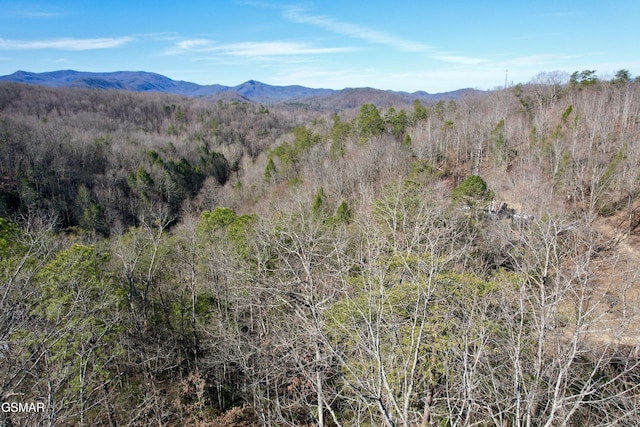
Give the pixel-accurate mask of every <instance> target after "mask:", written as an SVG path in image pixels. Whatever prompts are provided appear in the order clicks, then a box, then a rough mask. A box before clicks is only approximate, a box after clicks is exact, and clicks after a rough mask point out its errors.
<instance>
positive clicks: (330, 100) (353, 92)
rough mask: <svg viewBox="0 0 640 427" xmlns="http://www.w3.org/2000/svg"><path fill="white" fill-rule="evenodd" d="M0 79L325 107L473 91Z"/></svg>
mask: <svg viewBox="0 0 640 427" xmlns="http://www.w3.org/2000/svg"><path fill="white" fill-rule="evenodd" d="M3 81H4V82H14V83H26V84H33V85H40V86H49V87H69V88H89V89H105V90H127V91H133V92H160V93H170V94H176V95H183V96H189V97H206V98H211V99H214V100H215V99H234V100H244V101H251V102H258V103H268V104H269V103H278V102H305V103H312V104H317V105H325V106H326V105H327V104H331V105H335V106H336V107H340V108H345V107H346V108H349V107H353V106H357V105H359V104H362V103H364V102H373V103H376V104H380V105H400V104H408V103H411V102H413V101H414V100H416V99H418V100H420V101H423V102H435V101H439V100H451V99H453V100H455V99H458V98H460V97H461V96H462V95H464V94H466V93H469V92H475V90H474V89H460V90H456V91H452V92H443V93H437V94H430V93H427V92H424V91H418V92H413V93H409V92H397V91H390V90H380V89H372V88H347V89H342V90H334V89H314V88H308V87H304V86H299V85H289V86H272V85H268V84H265V83H261V82H258V81H255V80H249V81H247V82H245V83H242V84H240V85H237V86H224V85H219V84H213V85H199V84H196V83H191V82H185V81H176V80H172V79H170V78H168V77H166V76H163V75H160V74H156V73H150V72H145V71H117V72H109V73H94V72H84V71H74V70H60V71H51V72H45V73H32V72H28V71H16V72H15V73H13V74H10V75H6V76H0V82H3ZM376 101H377V102H376ZM352 104H353V105H352Z"/></svg>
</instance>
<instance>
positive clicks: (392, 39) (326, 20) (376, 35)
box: [284, 7, 431, 52]
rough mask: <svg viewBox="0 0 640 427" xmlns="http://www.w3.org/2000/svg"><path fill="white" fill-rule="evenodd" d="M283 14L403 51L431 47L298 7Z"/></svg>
mask: <svg viewBox="0 0 640 427" xmlns="http://www.w3.org/2000/svg"><path fill="white" fill-rule="evenodd" d="M284 16H285V18H287V19H289V20H290V21H293V22H296V23H299V24H310V25H314V26H317V27H320V28H324V29H325V30H328V31H331V32H334V33H337V34H341V35H345V36H349V37H352V38H356V39H360V40H364V41H366V42H369V43H375V44H381V45H385V46H390V47H393V48H395V49H398V50H401V51H404V52H425V51H427V50H429V49H431V46H428V45H426V44H423V43H419V42H416V41H413V40H407V39H404V38H402V37H397V36H395V35H393V34H390V33H387V32H384V31H379V30H374V29H371V28H367V27H364V26H361V25H358V24H352V23H349V22H342V21H338V20H336V19H333V18H331V17H329V16H325V15H309V14H305V13H304V12H303V10H302V9H300V8H298V7H286V8H285V11H284Z"/></svg>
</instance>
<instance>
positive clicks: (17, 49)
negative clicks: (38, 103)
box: [0, 0, 640, 93]
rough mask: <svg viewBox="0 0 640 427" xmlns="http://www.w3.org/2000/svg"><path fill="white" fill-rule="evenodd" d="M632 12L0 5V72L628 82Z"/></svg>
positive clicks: (213, 1) (330, 82) (390, 84)
mask: <svg viewBox="0 0 640 427" xmlns="http://www.w3.org/2000/svg"><path fill="white" fill-rule="evenodd" d="M638 17H640V2H639V1H637V0H624V1H609V2H602V1H591V0H583V1H563V0H538V1H536V2H524V1H518V0H515V1H513V0H512V1H485V2H482V1H455V0H449V1H444V0H431V1H405V0H395V1H390V0H369V1H351V2H350V1H347V0H338V1H335V0H323V1H320V0H317V1H314V0H308V1H301V2H295V1H294V2H289V1H282V2H276V1H270V0H255V1H251V0H246V1H245V0H238V1H233V0H231V1H218V0H209V1H186V0H185V1H176V0H174V1H170V2H164V1H159V0H156V1H146V0H143V1H136V0H127V1H120V0H111V1H108V2H107V1H104V2H103V1H96V0H83V1H75V0H68V1H33V2H32V1H28V0H27V1H11V0H0V75H5V74H11V73H13V72H15V71H17V70H25V71H34V72H43V71H53V70H61V69H73V70H78V71H122V70H127V71H151V72H156V73H159V74H163V75H166V76H168V77H170V78H172V79H174V80H186V81H192V82H195V83H199V84H214V83H218V84H224V85H229V86H234V85H237V84H240V83H242V82H245V81H247V80H250V79H254V80H259V81H261V82H264V83H268V84H273V85H287V84H300V85H304V86H309V87H315V88H332V89H342V88H345V87H365V86H369V87H375V88H379V89H392V90H404V91H409V92H413V91H416V90H425V91H427V92H431V93H435V92H442V91H448V90H455V89H459V88H464V87H473V88H478V89H492V88H495V87H498V86H502V85H504V82H505V77H506V78H507V79H508V83H509V84H512V83H513V84H515V83H520V82H527V81H530V80H531V79H532V78H533V77H534V76H536V75H537V74H538V73H541V72H547V73H548V72H552V71H564V72H567V73H571V72H573V71H576V70H580V71H581V70H584V69H592V70H596V72H597V74H598V76H600V77H604V78H607V77H611V75H613V73H614V72H615V71H616V70H620V69H627V70H630V71H631V73H632V75H633V76H637V75H638V74H640V48H639V47H638V42H639V41H640V25H639V24H638ZM507 70H508V71H507Z"/></svg>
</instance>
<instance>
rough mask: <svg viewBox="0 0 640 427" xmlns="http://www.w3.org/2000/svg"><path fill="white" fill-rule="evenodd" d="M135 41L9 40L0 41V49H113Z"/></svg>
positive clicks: (123, 38)
mask: <svg viewBox="0 0 640 427" xmlns="http://www.w3.org/2000/svg"><path fill="white" fill-rule="evenodd" d="M131 41H133V38H132V37H119V38H94V39H76V38H62V39H52V40H7V39H0V49H4V50H36V49H58V50H94V49H111V48H115V47H119V46H122V45H124V44H127V43H129V42H131Z"/></svg>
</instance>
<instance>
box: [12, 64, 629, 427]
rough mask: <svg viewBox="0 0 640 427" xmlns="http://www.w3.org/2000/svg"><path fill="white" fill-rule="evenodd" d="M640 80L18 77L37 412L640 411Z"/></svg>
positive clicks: (291, 419)
mask: <svg viewBox="0 0 640 427" xmlns="http://www.w3.org/2000/svg"><path fill="white" fill-rule="evenodd" d="M639 195H640V83H639V82H637V81H633V80H632V79H631V78H630V75H629V73H628V72H627V71H625V70H621V71H619V72H618V73H616V76H615V78H614V79H612V80H610V81H605V80H600V79H598V78H597V76H596V75H595V72H594V71H589V70H585V71H583V72H576V73H574V74H573V75H571V76H565V75H563V74H562V73H558V72H552V73H541V74H539V75H538V76H536V77H535V78H534V79H533V80H532V81H531V82H529V83H527V84H522V85H517V86H512V87H506V88H501V89H496V90H493V91H490V92H476V93H471V94H468V95H466V96H464V97H462V98H461V99H459V100H456V101H439V102H437V103H433V104H428V105H427V104H423V103H421V102H419V101H416V102H415V103H414V104H413V108H406V107H404V106H402V107H400V106H397V107H395V108H394V107H379V106H376V105H375V104H374V103H362V104H361V105H359V106H358V107H356V108H352V109H344V110H339V111H336V110H329V109H322V108H319V107H314V108H312V107H310V106H305V105H304V104H302V103H297V104H285V103H281V104H274V105H260V104H254V103H249V102H237V101H222V100H220V101H217V102H210V101H207V100H206V99H198V98H186V97H179V96H171V95H161V94H149V93H147V94H139V93H130V92H125V91H104V90H89V89H61V88H57V89H56V88H44V87H37V86H29V85H21V84H14V83H6V84H1V85H0V275H1V279H0V402H42V403H44V407H45V410H44V411H38V412H24V413H15V412H11V411H5V410H4V409H3V411H2V412H0V425H1V426H2V427H9V426H34V425H42V426H45V425H49V426H54V425H55V426H67V425H68V426H71V425H74V426H75V425H78V426H143V425H144V426H147V425H157V426H194V427H196V426H215V427H233V426H321V427H324V426H333V427H335V426H355V425H357V426H389V427H391V426H394V427H395V426H398V427H400V426H404V427H409V426H436V425H437V426H500V427H502V426H585V425H589V426H612V425H620V426H636V425H638V424H640V390H639V387H640V354H639V350H640V347H639V341H638V331H639V330H640V276H639V275H640V249H639V248H640V246H639V244H638V243H640V230H639V229H638V226H639V225H640V200H638V196H639Z"/></svg>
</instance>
